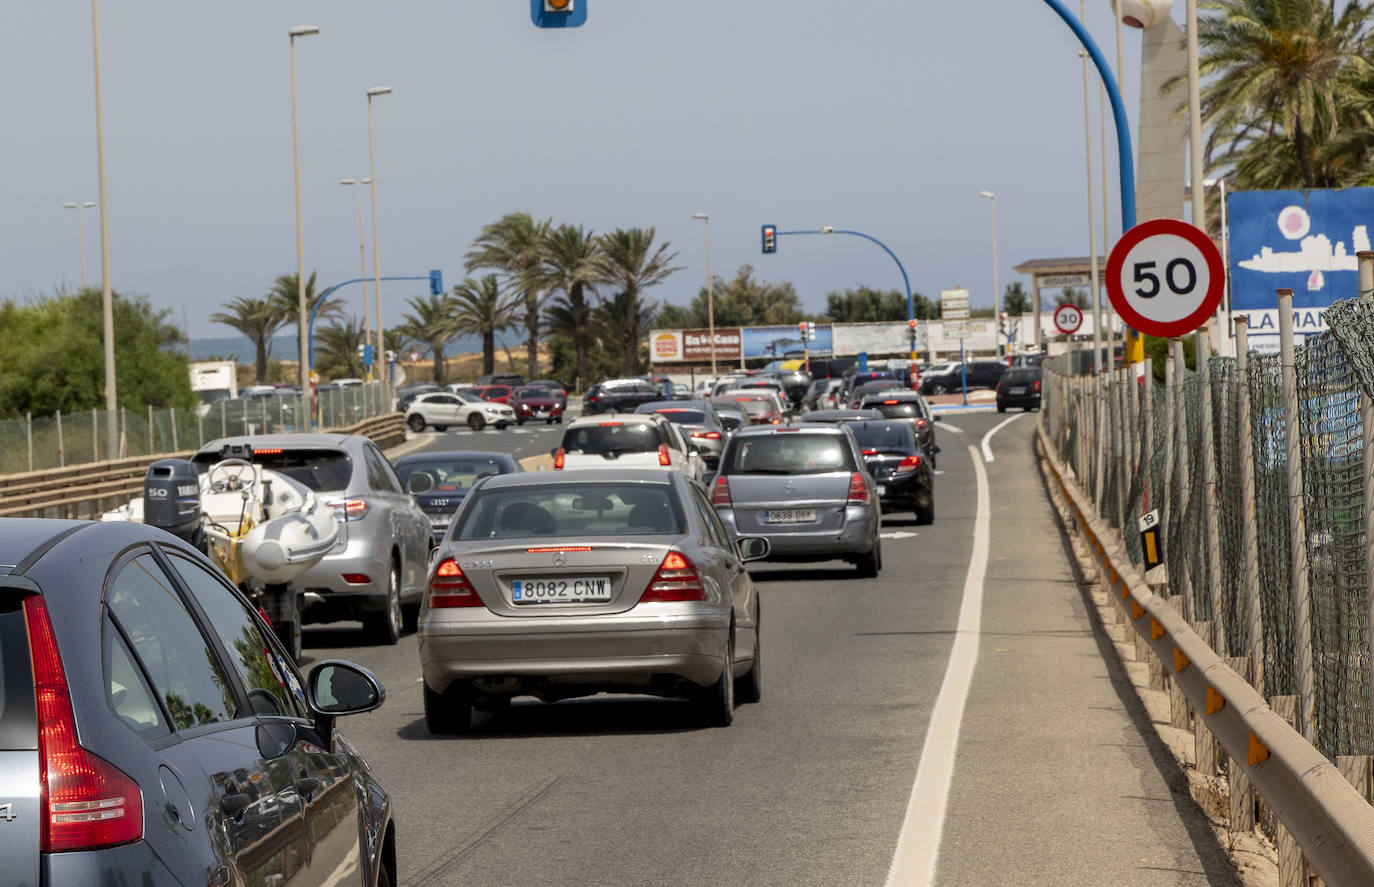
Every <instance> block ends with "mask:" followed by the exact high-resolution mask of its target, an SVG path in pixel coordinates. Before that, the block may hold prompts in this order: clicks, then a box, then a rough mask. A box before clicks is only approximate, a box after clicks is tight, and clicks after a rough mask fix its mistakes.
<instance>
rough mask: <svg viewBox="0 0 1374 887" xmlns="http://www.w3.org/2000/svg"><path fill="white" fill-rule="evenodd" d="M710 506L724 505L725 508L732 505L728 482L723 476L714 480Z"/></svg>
mask: <svg viewBox="0 0 1374 887" xmlns="http://www.w3.org/2000/svg"><path fill="white" fill-rule="evenodd" d="M711 504H712V505H724V506H725V507H727V508H729V507H730V506H731V505H733V503H732V502H731V501H730V482H729V481H728V480H726V479H725V475H723V474H722V475H721V476H720V477H717V478H716V482H715V484H714V485H712V487H711Z"/></svg>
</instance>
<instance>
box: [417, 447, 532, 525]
mask: <svg viewBox="0 0 1374 887" xmlns="http://www.w3.org/2000/svg"><path fill="white" fill-rule="evenodd" d="M392 467H394V468H395V469H396V476H397V477H399V478H400V479H401V483H402V484H404V485H405V488H406V490H407V491H408V492H410V494H411V495H413V496H414V497H415V502H416V503H417V504H418V505H419V506H420V508H421V509H422V510H423V511H424V512H425V514H427V515H429V523H430V526H431V527H433V529H434V543H435V544H436V545H438V544H439V543H441V542H443V541H444V535H445V534H446V533H447V532H448V525H449V519H450V518H452V517H453V512H455V511H457V510H458V506H459V505H461V504H463V499H464V497H466V496H467V494H468V490H471V489H472V487H473V485H474V484H476V483H477V482H478V481H479V480H481V479H482V478H484V477H487V476H489V475H493V474H517V473H519V472H521V471H524V470H525V469H524V468H523V467H522V466H521V465H520V463H519V462H517V461H516V460H515V457H514V456H512V455H510V454H509V453H485V452H479V451H476V450H448V451H438V452H435V451H431V452H425V453H411V454H410V455H409V456H402V457H401V458H399V459H397V460H396V461H395V463H393V466H392Z"/></svg>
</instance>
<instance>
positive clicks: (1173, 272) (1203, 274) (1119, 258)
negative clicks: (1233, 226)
mask: <svg viewBox="0 0 1374 887" xmlns="http://www.w3.org/2000/svg"><path fill="white" fill-rule="evenodd" d="M1225 287H1226V267H1225V266H1224V265H1223V264H1222V261H1221V253H1220V251H1218V250H1217V248H1216V245H1215V244H1214V243H1212V241H1211V238H1209V237H1208V236H1207V235H1206V234H1204V233H1203V232H1202V231H1201V230H1199V229H1198V228H1196V227H1194V226H1193V225H1189V224H1188V223H1187V222H1181V221H1179V220H1177V219H1151V220H1150V221H1148V222H1141V223H1140V224H1139V225H1136V226H1135V227H1134V228H1132V229H1130V230H1129V231H1127V232H1126V233H1125V234H1123V235H1122V236H1121V239H1120V240H1118V241H1117V243H1116V246H1114V247H1112V253H1111V255H1110V256H1108V257H1107V296H1108V297H1109V298H1110V299H1111V300H1112V306H1113V307H1114V308H1116V311H1117V313H1118V314H1120V315H1121V319H1122V320H1123V321H1125V322H1126V323H1127V324H1128V325H1130V326H1131V327H1132V328H1134V329H1136V330H1139V331H1140V332H1142V333H1146V334H1148V335H1151V336H1160V337H1163V338H1169V337H1172V336H1182V335H1184V334H1186V333H1190V332H1192V331H1193V330H1195V329H1197V328H1198V327H1200V326H1202V325H1203V324H1204V323H1206V322H1207V318H1208V317H1210V316H1211V315H1212V313H1213V312H1214V311H1216V310H1217V306H1218V305H1220V304H1221V296H1222V291H1223V290H1224V289H1225Z"/></svg>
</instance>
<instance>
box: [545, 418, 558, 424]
mask: <svg viewBox="0 0 1374 887" xmlns="http://www.w3.org/2000/svg"><path fill="white" fill-rule="evenodd" d="M559 421H562V420H561V419H560V420H559ZM544 424H545V425H552V424H553V420H552V419H548V420H545V422H544Z"/></svg>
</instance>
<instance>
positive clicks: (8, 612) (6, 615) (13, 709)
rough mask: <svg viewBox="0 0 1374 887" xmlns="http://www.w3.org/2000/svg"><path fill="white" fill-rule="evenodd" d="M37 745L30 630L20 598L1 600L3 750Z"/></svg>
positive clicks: (0, 720)
mask: <svg viewBox="0 0 1374 887" xmlns="http://www.w3.org/2000/svg"><path fill="white" fill-rule="evenodd" d="M35 748H38V723H37V719H36V717H35V715H34V704H33V672H32V670H31V669H30V666H29V633H28V629H27V628H26V627H25V625H24V608H23V606H22V605H21V604H20V603H19V601H18V600H9V601H0V750H3V751H15V750H19V749H24V750H28V749H35Z"/></svg>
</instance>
